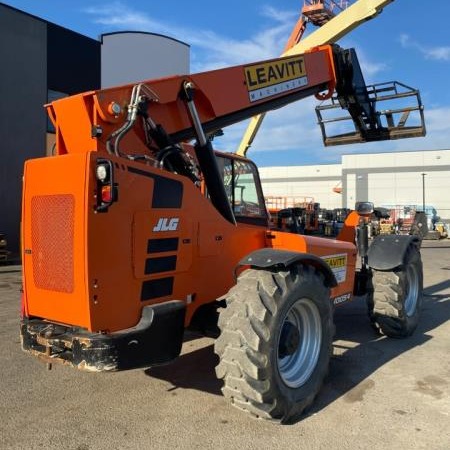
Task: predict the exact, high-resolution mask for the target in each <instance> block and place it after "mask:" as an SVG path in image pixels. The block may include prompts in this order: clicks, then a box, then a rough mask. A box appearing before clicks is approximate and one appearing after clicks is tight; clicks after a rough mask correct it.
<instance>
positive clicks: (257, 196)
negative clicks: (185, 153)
mask: <svg viewBox="0 0 450 450" xmlns="http://www.w3.org/2000/svg"><path fill="white" fill-rule="evenodd" d="M216 159H217V165H218V167H219V172H220V174H221V176H222V181H223V184H224V187H225V192H226V194H227V198H228V201H229V202H230V205H231V208H232V210H233V213H234V216H235V218H236V221H237V222H241V223H247V224H251V225H259V226H268V223H269V215H268V213H267V209H266V204H265V201H264V195H263V192H262V188H261V181H260V179H259V174H258V169H257V168H256V165H255V164H254V163H253V162H252V161H250V160H248V159H245V158H242V157H239V156H237V155H234V154H228V153H219V152H216Z"/></svg>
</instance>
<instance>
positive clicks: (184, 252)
mask: <svg viewBox="0 0 450 450" xmlns="http://www.w3.org/2000/svg"><path fill="white" fill-rule="evenodd" d="M345 52H346V51H345V50H342V49H340V48H339V47H336V46H324V47H320V48H316V49H314V50H311V51H310V52H308V53H305V54H304V55H301V56H293V57H287V58H278V59H273V60H269V61H262V62H255V63H251V64H247V65H242V66H236V67H231V68H226V69H221V70H216V71H212V72H204V73H199V74H194V75H182V76H173V77H168V78H163V79H157V80H149V81H145V82H142V83H139V84H136V85H126V86H121V87H114V88H110V89H104V90H99V91H92V92H87V93H83V94H79V95H75V96H72V97H67V98H64V99H61V100H57V101H55V102H53V103H51V104H49V105H48V106H47V109H48V113H49V115H50V118H51V120H52V122H53V124H54V126H55V130H56V147H55V152H54V155H53V156H49V157H45V158H39V159H33V160H29V161H27V162H26V164H25V172H24V188H23V220H22V234H23V235H22V243H23V250H22V258H23V275H24V291H23V304H22V319H21V339H22V347H23V349H24V350H26V351H28V352H30V353H31V354H34V355H35V356H37V357H39V358H40V359H43V360H44V361H47V362H48V363H50V364H51V363H53V362H62V363H66V364H69V365H72V366H75V367H77V368H79V369H84V370H87V371H110V370H121V369H128V368H133V367H143V366H149V365H154V364H159V363H166V362H169V361H171V360H173V359H174V358H176V357H177V356H178V355H179V353H180V349H181V346H182V342H183V335H184V330H185V327H195V328H196V329H197V330H202V331H203V332H205V333H208V334H212V333H213V331H216V333H217V334H219V336H218V338H217V339H216V341H215V352H216V353H217V354H218V356H219V358H220V363H219V365H218V366H217V368H216V372H217V375H218V377H219V378H220V379H222V380H223V382H224V387H223V389H222V390H223V393H224V395H225V397H226V398H228V399H229V400H230V401H231V403H232V404H233V405H235V406H237V407H238V408H240V409H243V410H246V411H248V412H250V413H252V414H254V415H256V416H259V417H264V418H271V419H275V420H278V421H282V422H288V421H291V420H295V419H296V418H297V417H298V416H299V415H300V414H301V413H302V411H303V410H304V409H305V408H306V407H307V406H308V405H310V404H311V402H312V401H313V399H314V397H315V395H316V394H317V392H318V391H319V389H320V386H321V384H322V381H323V378H324V377H325V374H326V372H327V367H328V363H329V359H330V354H331V348H332V339H333V330H334V326H333V308H334V306H337V305H340V304H343V303H346V302H348V301H350V300H351V299H352V298H353V296H354V295H355V294H357V295H360V294H363V293H369V294H370V295H369V311H370V314H371V318H372V320H373V321H374V323H375V324H377V326H378V327H379V328H380V330H381V331H382V332H383V333H385V334H387V335H389V336H396V337H403V336H407V335H409V334H411V333H412V332H413V331H414V329H415V327H416V325H417V320H418V314H419V309H420V303H421V298H422V297H421V292H422V266H421V262H420V253H419V248H418V246H417V239H416V238H414V237H411V236H403V237H402V236H398V237H397V236H394V237H395V238H396V239H395V240H389V239H387V238H384V240H377V239H375V240H374V241H373V243H372V245H371V247H370V249H369V248H368V237H367V236H368V232H367V220H366V218H367V217H368V216H369V215H370V214H371V205H370V204H368V203H367V204H366V203H364V204H360V205H358V208H357V211H358V212H352V213H351V214H349V215H348V217H347V218H346V220H345V223H344V224H343V227H342V229H341V231H340V233H339V235H338V236H337V239H336V240H330V239H321V238H319V237H315V236H307V235H301V234H297V233H288V232H284V231H277V230H272V229H270V227H269V216H268V213H267V208H266V205H265V202H264V197H263V193H262V189H261V183H260V180H259V176H258V171H257V168H256V166H255V165H254V163H253V162H251V161H250V160H248V159H246V158H243V157H240V156H238V155H236V154H225V153H220V152H214V150H213V148H212V143H211V138H212V136H214V135H215V134H216V133H217V132H218V130H220V129H221V128H222V127H225V126H227V125H230V124H232V123H234V122H237V121H240V120H242V119H244V118H247V117H250V116H252V115H254V114H256V113H259V112H264V111H267V110H269V109H272V108H277V107H280V106H283V105H285V104H288V103H290V102H293V101H296V100H299V99H301V98H304V97H307V96H311V95H315V94H318V93H320V92H323V91H325V90H329V93H330V94H331V93H332V90H333V87H334V86H335V85H336V84H337V82H338V81H339V80H340V77H341V72H340V70H342V68H343V67H342V65H340V64H339V65H337V64H336V61H338V60H339V61H340V60H342V54H343V53H345ZM351 64H357V62H356V60H354V59H352V60H351ZM355 72H357V70H355ZM348 73H349V72H348V71H346V74H348ZM192 140H195V143H194V144H193V145H189V144H186V142H188V141H192ZM355 241H356V242H357V245H356V246H355ZM357 250H359V254H360V257H361V263H360V266H361V268H360V269H358V270H357V269H356V262H357V261H356V259H357ZM372 285H373V286H374V287H373V288H372ZM380 286H381V287H380ZM387 305H388V306H389V307H387ZM217 314H219V319H218V329H217V328H216V329H215V330H214V326H211V324H212V325H214V323H215V322H214V321H216V322H217Z"/></svg>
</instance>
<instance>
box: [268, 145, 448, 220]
mask: <svg viewBox="0 0 450 450" xmlns="http://www.w3.org/2000/svg"><path fill="white" fill-rule="evenodd" d="M260 174H261V179H262V184H263V189H264V194H265V195H266V196H293V197H314V199H315V201H316V202H319V203H320V204H321V206H322V207H324V208H353V207H354V205H355V202H357V201H371V202H373V203H375V205H377V206H391V205H392V206H394V205H417V206H418V207H421V206H423V198H424V197H425V204H426V205H430V206H434V207H435V208H436V210H437V213H438V215H439V216H440V217H441V218H442V219H445V220H447V221H449V220H450V197H449V196H448V195H447V191H448V188H447V186H448V183H449V180H450V150H426V151H411V152H409V151H405V152H392V153H372V154H371V153H366V154H353V155H343V156H342V164H331V165H317V166H297V167H295V166H294V167H264V168H261V169H260ZM337 186H339V187H340V188H342V193H341V194H337V193H335V192H333V188H335V187H337Z"/></svg>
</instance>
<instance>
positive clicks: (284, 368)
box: [215, 266, 334, 423]
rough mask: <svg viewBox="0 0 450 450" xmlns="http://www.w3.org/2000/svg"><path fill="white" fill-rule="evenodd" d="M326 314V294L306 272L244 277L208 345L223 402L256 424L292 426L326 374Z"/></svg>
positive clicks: (329, 333) (329, 328) (318, 278)
mask: <svg viewBox="0 0 450 450" xmlns="http://www.w3.org/2000/svg"><path fill="white" fill-rule="evenodd" d="M332 313H333V311H332V303H331V300H330V297H329V290H328V288H327V287H325V285H324V281H323V277H322V275H321V274H320V273H318V272H317V271H316V270H315V269H314V268H313V267H309V266H298V267H297V266H296V267H292V268H291V269H290V270H286V271H280V272H271V271H267V270H253V269H250V270H247V271H245V272H243V274H241V276H240V277H239V280H238V283H237V285H236V286H235V287H234V288H232V289H231V291H230V293H229V298H228V300H227V308H226V309H225V310H224V311H223V312H222V313H221V315H220V317H219V328H220V331H221V335H220V337H219V338H218V339H217V341H216V344H215V352H216V353H217V354H218V355H219V358H220V362H219V365H218V366H217V368H216V372H217V376H218V377H219V378H221V379H223V382H224V386H223V388H222V392H223V394H224V395H225V397H226V398H228V399H229V400H230V401H231V403H232V404H233V405H234V406H236V407H238V408H240V409H242V410H245V411H248V412H250V413H251V414H253V415H255V416H258V417H262V418H267V419H274V420H278V421H281V422H283V423H287V422H290V421H292V420H295V419H296V418H298V417H299V416H300V415H301V413H302V412H303V411H304V410H305V408H306V407H308V406H309V405H310V404H311V403H312V402H313V400H314V397H315V396H316V395H317V393H318V391H319V389H320V387H321V385H322V382H323V379H324V377H325V375H326V373H327V370H328V364H329V359H330V354H331V348H332V347H331V346H332V338H333V334H334V326H333V317H332Z"/></svg>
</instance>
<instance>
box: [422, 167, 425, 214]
mask: <svg viewBox="0 0 450 450" xmlns="http://www.w3.org/2000/svg"><path fill="white" fill-rule="evenodd" d="M425 176H426V173H422V205H423V212H424V213H425Z"/></svg>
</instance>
